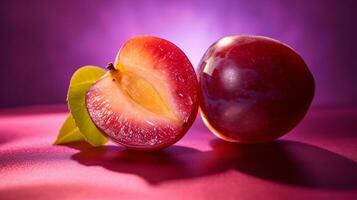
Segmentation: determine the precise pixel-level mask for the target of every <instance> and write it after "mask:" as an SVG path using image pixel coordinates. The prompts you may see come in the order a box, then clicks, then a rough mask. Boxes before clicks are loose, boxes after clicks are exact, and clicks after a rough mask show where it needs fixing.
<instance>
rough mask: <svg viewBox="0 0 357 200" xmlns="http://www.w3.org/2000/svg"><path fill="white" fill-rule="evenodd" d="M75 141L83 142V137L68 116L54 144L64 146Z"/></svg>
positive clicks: (71, 118) (70, 116)
mask: <svg viewBox="0 0 357 200" xmlns="http://www.w3.org/2000/svg"><path fill="white" fill-rule="evenodd" d="M77 141H84V137H83V135H82V134H81V132H80V131H79V129H78V127H77V126H76V123H75V122H74V119H73V117H72V115H71V114H70V115H69V116H68V117H67V118H66V120H65V121H64V123H63V125H62V127H61V129H60V131H59V134H58V136H57V139H56V141H55V143H54V144H66V143H71V142H77Z"/></svg>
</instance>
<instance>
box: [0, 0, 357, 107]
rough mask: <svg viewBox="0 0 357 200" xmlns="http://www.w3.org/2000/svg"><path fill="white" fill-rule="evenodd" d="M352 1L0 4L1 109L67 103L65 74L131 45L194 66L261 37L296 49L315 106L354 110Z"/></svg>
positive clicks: (38, 0) (39, 0)
mask: <svg viewBox="0 0 357 200" xmlns="http://www.w3.org/2000/svg"><path fill="white" fill-rule="evenodd" d="M356 8H357V1H354V0H344V1H338V0H314V1H311V0H291V1H286V0H270V1H263V0H260V1H259V0H243V1H235V0H220V1H211V0H203V1H185V0H174V1H167V0H160V1H159V0H158V1H149V0H142V1H136V0H131V1H114V0H112V1H109V0H107V1H99V0H98V1H92V0H90V1H89V0H88V1H68V0H58V1H47V0H34V1H25V0H16V1H10V0H2V1H1V2H0V27H1V28H0V44H1V52H0V94H1V98H0V107H13V106H22V105H34V104H57V103H64V102H65V97H66V91H67V87H68V84H69V80H70V77H71V75H72V73H73V72H74V71H75V70H76V69H77V68H78V67H80V66H82V65H88V64H92V65H98V66H105V65H106V63H108V62H111V61H113V59H114V56H115V55H116V53H117V51H118V49H119V48H120V46H121V45H122V44H123V43H124V42H125V41H126V40H127V39H128V38H130V37H133V36H136V35H154V36H159V37H163V38H166V39H168V40H170V41H172V42H174V43H175V44H176V45H178V46H179V47H180V48H182V49H183V51H184V52H185V53H186V54H187V56H188V57H189V58H190V60H191V62H192V64H193V65H194V66H197V64H198V62H199V60H200V58H201V56H202V55H203V53H204V52H205V50H206V49H207V48H208V46H209V45H210V44H212V43H213V42H214V41H216V40H217V39H218V38H220V37H223V36H225V35H232V34H258V35H264V36H268V37H273V38H276V39H278V40H281V41H283V42H285V43H287V44H289V45H290V46H292V47H293V48H295V49H296V50H297V51H298V52H299V53H300V54H301V55H302V57H303V58H304V59H305V61H306V62H307V64H308V66H309V67H310V69H311V71H312V73H313V74H314V76H315V80H316V84H317V90H316V97H315V99H314V103H313V105H315V106H316V105H318V106H321V105H322V106H324V105H341V104H345V105H351V104H354V103H355V102H357V78H356V75H357V66H356V63H357V62H356V57H355V56H356V50H355V47H356V45H357V40H356V35H357V26H356V24H355V23H356V20H357V19H356V12H355V10H356Z"/></svg>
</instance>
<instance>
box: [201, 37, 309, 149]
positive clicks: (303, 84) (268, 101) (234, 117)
mask: <svg viewBox="0 0 357 200" xmlns="http://www.w3.org/2000/svg"><path fill="white" fill-rule="evenodd" d="M198 71H199V72H198V73H199V74H198V76H199V83H200V89H199V90H200V95H199V96H200V97H199V98H200V109H201V115H202V118H203V120H204V122H205V124H206V125H207V127H209V129H210V130H211V131H212V132H213V133H214V134H215V135H217V136H218V137H219V138H221V139H224V140H226V141H232V142H242V143H255V142H267V141H271V140H274V139H276V138H278V137H280V136H282V135H284V134H286V133H287V132H288V131H290V130H291V129H292V128H294V127H295V126H296V125H297V124H298V123H299V122H300V121H301V120H302V119H303V117H304V115H305V114H306V112H307V110H308V108H309V106H310V104H311V101H312V99H313V96H314V90H315V84H314V79H313V76H312V74H311V72H310V71H309V69H308V67H307V66H306V64H305V62H304V60H303V59H302V58H301V57H300V56H299V55H298V54H297V53H296V52H295V51H294V50H293V49H292V48H290V47H288V46H287V45H285V44H283V43H281V42H279V41H276V40H273V39H270V38H266V37H260V36H229V37H225V38H222V39H220V40H218V41H217V42H215V43H214V44H213V45H212V46H211V47H210V48H209V49H208V50H207V51H206V53H205V55H204V56H203V58H202V60H201V62H200V65H199V70H198Z"/></svg>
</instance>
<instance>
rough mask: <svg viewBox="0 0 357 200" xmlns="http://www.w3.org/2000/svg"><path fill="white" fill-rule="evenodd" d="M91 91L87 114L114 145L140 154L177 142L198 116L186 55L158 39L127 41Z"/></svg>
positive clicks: (193, 77)
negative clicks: (140, 152) (137, 151)
mask: <svg viewBox="0 0 357 200" xmlns="http://www.w3.org/2000/svg"><path fill="white" fill-rule="evenodd" d="M109 69H110V71H109V72H107V73H106V74H105V75H104V76H103V77H102V78H101V79H99V80H98V81H97V82H96V83H95V84H94V85H92V87H91V88H90V89H89V91H88V93H87V95H86V105H87V110H88V112H89V114H90V116H91V119H92V120H93V122H94V123H95V124H96V126H97V127H98V128H99V129H100V130H101V131H102V132H103V133H104V134H105V135H107V136H108V137H109V138H110V139H111V140H112V141H114V142H116V143H119V144H122V145H124V146H126V147H129V148H132V149H139V150H156V149H161V148H164V147H167V146H169V145H171V144H173V143H175V142H177V141H178V140H179V139H180V138H181V137H182V136H183V135H184V134H185V133H186V132H187V130H188V129H189V128H190V126H191V125H192V123H193V121H194V119H195V117H196V115H197V110H198V81H197V77H196V74H195V71H194V69H193V67H192V65H191V63H190V62H189V60H188V59H187V57H186V55H185V54H184V53H183V52H182V51H181V50H180V49H179V48H178V47H176V46H175V45H174V44H172V43H171V42H168V41H166V40H164V39H160V38H156V37H137V38H133V39H130V40H129V41H127V42H126V43H125V44H124V45H123V47H122V48H121V50H120V51H119V53H118V55H117V57H116V61H115V63H114V65H110V66H109Z"/></svg>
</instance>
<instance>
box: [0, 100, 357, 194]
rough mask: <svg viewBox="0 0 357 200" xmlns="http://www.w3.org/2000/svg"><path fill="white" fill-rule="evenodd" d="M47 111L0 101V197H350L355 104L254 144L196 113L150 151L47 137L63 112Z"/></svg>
mask: <svg viewBox="0 0 357 200" xmlns="http://www.w3.org/2000/svg"><path fill="white" fill-rule="evenodd" d="M55 110H57V109H55ZM51 111H53V107H36V108H19V109H14V110H2V111H0V199H156V200H157V199H254V200H256V199H289V200H291V199H357V164H356V161H357V108H356V107H349V108H348V107H345V108H314V109H312V110H311V111H310V112H309V114H308V116H307V117H306V118H305V120H304V121H303V122H302V123H301V124H300V125H299V126H298V127H297V128H296V129H294V130H293V131H292V132H291V133H289V134H288V135H287V136H285V137H283V138H282V139H280V140H278V141H277V142H275V143H272V144H265V145H253V146H247V145H233V144H229V143H225V142H222V141H219V140H217V139H216V138H215V137H214V136H213V135H212V134H211V133H210V132H209V131H208V130H207V129H206V128H205V126H204V125H203V124H202V121H201V120H200V119H199V118H198V119H197V121H196V123H195V124H194V126H193V127H192V128H191V130H190V131H189V132H188V133H187V135H186V136H185V137H184V138H183V139H182V140H181V141H180V142H179V143H177V144H175V145H174V146H172V147H170V148H168V149H166V150H165V151H162V152H157V153H137V152H130V151H127V150H125V149H124V148H122V147H119V146H116V145H114V144H111V143H110V144H108V145H107V146H105V147H98V148H91V147H89V146H88V145H86V144H84V143H77V144H71V145H68V146H54V145H52V142H53V141H54V140H55V138H56V135H57V132H58V130H59V127H60V126H61V123H62V122H63V120H64V119H65V116H66V115H67V113H65V112H58V110H57V111H56V112H51Z"/></svg>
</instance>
